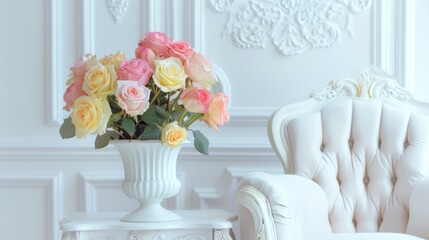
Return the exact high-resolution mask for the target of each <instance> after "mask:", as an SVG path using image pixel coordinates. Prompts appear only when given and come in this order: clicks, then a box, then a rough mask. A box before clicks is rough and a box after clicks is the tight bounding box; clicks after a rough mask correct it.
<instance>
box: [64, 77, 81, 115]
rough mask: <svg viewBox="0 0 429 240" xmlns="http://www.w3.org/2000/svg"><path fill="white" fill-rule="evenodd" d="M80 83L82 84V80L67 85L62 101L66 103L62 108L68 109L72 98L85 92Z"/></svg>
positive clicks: (72, 100)
mask: <svg viewBox="0 0 429 240" xmlns="http://www.w3.org/2000/svg"><path fill="white" fill-rule="evenodd" d="M82 85H83V82H82V81H76V82H74V83H72V84H71V85H70V86H68V87H67V89H66V91H65V93H64V96H63V98H64V102H66V105H65V106H64V110H66V111H70V109H71V107H72V106H73V102H74V100H76V98H78V97H80V96H82V95H85V93H84V92H83V90H82Z"/></svg>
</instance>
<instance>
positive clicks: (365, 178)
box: [363, 177, 369, 185]
mask: <svg viewBox="0 0 429 240" xmlns="http://www.w3.org/2000/svg"><path fill="white" fill-rule="evenodd" d="M363 182H364V183H365V185H368V183H369V177H364V178H363Z"/></svg>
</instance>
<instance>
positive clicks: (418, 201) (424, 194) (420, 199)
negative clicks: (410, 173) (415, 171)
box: [407, 177, 429, 239]
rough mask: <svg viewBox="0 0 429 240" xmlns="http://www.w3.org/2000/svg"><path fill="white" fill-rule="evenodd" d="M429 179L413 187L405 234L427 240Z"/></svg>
mask: <svg viewBox="0 0 429 240" xmlns="http://www.w3.org/2000/svg"><path fill="white" fill-rule="evenodd" d="M428 203H429V177H425V178H423V179H422V180H420V181H419V182H418V183H417V184H416V185H414V187H413V192H412V193H411V196H410V215H409V220H408V226H407V234H411V235H414V236H418V237H421V238H424V239H429V207H428Z"/></svg>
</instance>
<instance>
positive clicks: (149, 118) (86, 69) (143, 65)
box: [60, 32, 229, 154]
mask: <svg viewBox="0 0 429 240" xmlns="http://www.w3.org/2000/svg"><path fill="white" fill-rule="evenodd" d="M70 70H71V73H70V78H69V80H68V81H67V85H68V87H67V90H66V91H65V93H64V101H65V103H66V105H65V107H64V109H65V110H66V111H71V113H70V116H69V117H68V118H66V119H64V123H63V124H62V126H61V128H60V134H61V136H62V137H63V138H71V137H74V136H76V137H77V138H83V137H86V136H88V135H90V134H93V133H96V134H97V137H96V140H95V148H102V147H105V146H106V145H108V144H109V141H110V140H111V139H129V140H155V139H156V140H161V141H162V142H163V143H165V144H167V145H168V146H171V147H174V146H177V145H180V144H182V143H183V142H184V141H185V140H186V139H187V134H188V131H191V132H192V133H193V139H194V146H195V148H196V149H197V150H198V151H199V152H201V153H204V154H208V139H207V138H206V137H205V136H204V135H203V134H202V133H201V132H200V131H198V130H192V129H190V126H191V125H192V124H193V123H194V122H196V121H200V120H202V121H204V122H205V123H206V124H207V125H208V126H209V127H211V128H214V129H216V130H218V126H219V125H222V126H223V124H224V123H226V122H227V121H229V114H228V111H227V103H228V97H227V96H225V95H224V94H223V93H212V92H210V87H211V86H213V85H214V84H215V83H216V82H217V79H216V76H215V75H214V73H213V67H212V64H211V63H210V62H209V60H208V59H207V58H206V57H205V56H203V55H202V54H201V53H199V52H196V51H195V50H194V49H193V48H192V47H191V46H190V45H189V44H188V43H187V42H182V41H175V40H172V39H170V38H169V37H168V36H167V35H166V34H164V33H160V32H150V33H147V34H146V35H145V37H144V39H142V40H140V41H139V43H138V47H137V48H136V50H135V58H133V59H130V60H127V59H126V58H125V56H124V53H122V52H118V53H116V54H114V55H108V56H105V57H103V58H101V59H97V57H96V56H93V55H91V54H87V55H85V56H83V57H82V58H80V59H78V60H76V62H75V64H74V66H73V67H71V68H70Z"/></svg>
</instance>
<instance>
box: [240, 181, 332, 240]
mask: <svg viewBox="0 0 429 240" xmlns="http://www.w3.org/2000/svg"><path fill="white" fill-rule="evenodd" d="M244 186H252V187H254V188H255V189H257V190H258V191H260V192H261V193H262V194H264V195H265V196H266V197H267V200H268V204H269V205H270V207H271V211H272V216H273V220H274V224H275V228H276V233H277V239H302V238H303V237H304V238H305V237H306V236H307V235H311V234H320V233H322V234H323V233H331V228H330V226H329V222H328V217H327V216H328V202H327V199H326V195H325V193H324V192H323V191H322V189H321V188H320V187H319V186H318V185H317V184H315V183H314V182H313V181H311V180H308V179H306V178H303V177H300V176H296V175H278V176H274V175H270V174H267V173H252V174H249V175H247V176H245V177H244V178H243V179H242V181H241V184H240V187H239V188H243V187H244ZM240 215H241V216H242V214H240ZM240 224H241V225H243V226H246V225H250V224H253V222H252V219H251V218H247V219H242V220H241V222H240ZM308 226H312V227H311V228H308ZM303 230H305V231H303ZM247 233H249V234H250V235H246V233H242V236H241V238H242V239H243V240H244V239H246V240H253V239H257V238H256V237H255V236H252V235H251V234H252V233H250V232H247Z"/></svg>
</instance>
